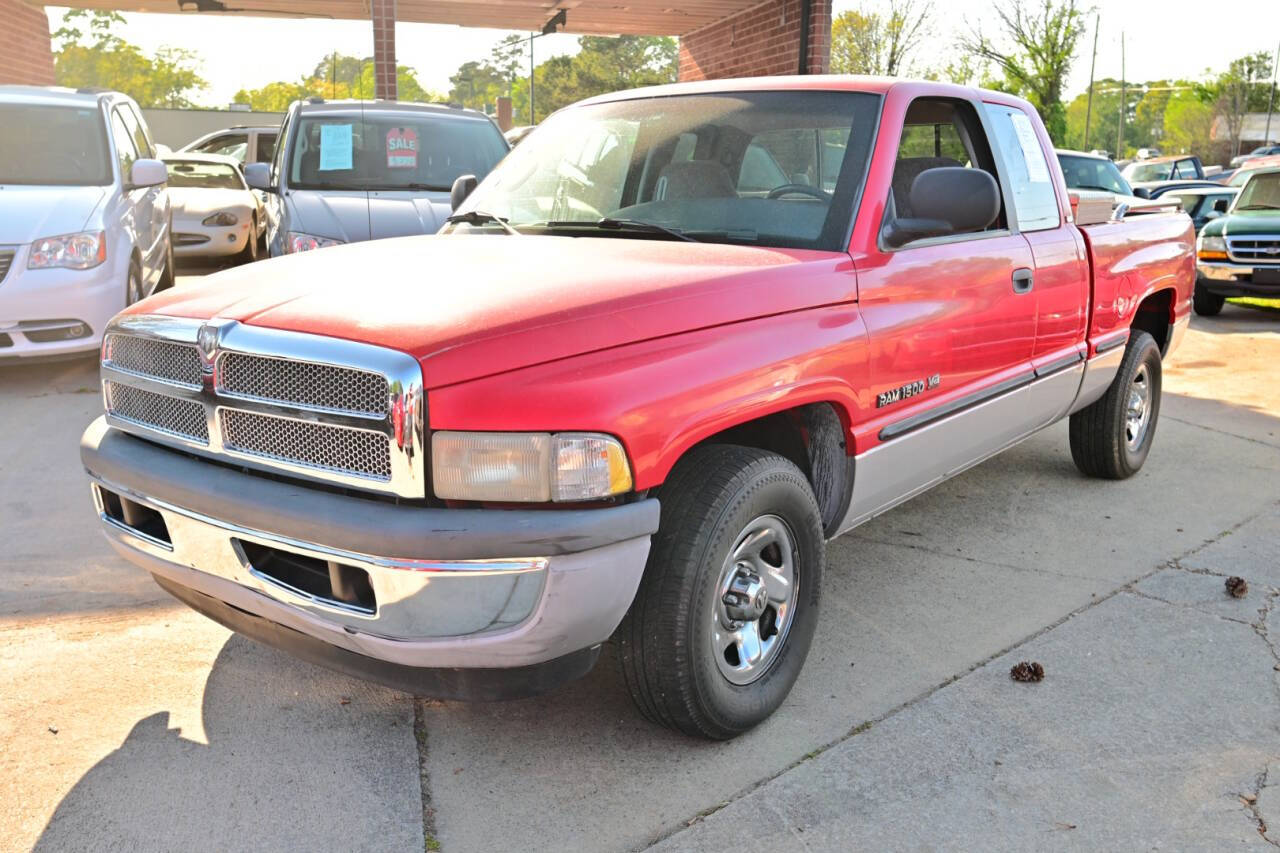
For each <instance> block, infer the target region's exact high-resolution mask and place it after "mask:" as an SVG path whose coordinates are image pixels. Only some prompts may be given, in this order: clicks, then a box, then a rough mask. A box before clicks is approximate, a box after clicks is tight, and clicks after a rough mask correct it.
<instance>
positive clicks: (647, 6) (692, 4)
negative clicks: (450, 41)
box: [76, 0, 760, 36]
mask: <svg viewBox="0 0 1280 853" xmlns="http://www.w3.org/2000/svg"><path fill="white" fill-rule="evenodd" d="M76 5H77V6H80V7H83V8H89V9H111V10H115V11H119V12H160V13H168V14H173V13H176V12H179V11H181V12H182V13H183V14H187V15H215V14H216V15H254V16H262V17H290V18H295V17H296V18H345V19H351V20H369V19H370V17H371V11H370V8H369V0H306V2H303V0H181V2H179V0H79V2H77V4H76ZM758 5H760V0H680V2H679V3H676V2H674V0H397V2H396V20H397V21H410V22H415V23H424V24H456V25H458V26H463V27H491V28H494V29H504V30H526V31H538V30H541V29H542V28H543V26H544V25H546V23H547V22H548V21H550V20H551V18H552V17H554V16H555V15H556V13H558V12H560V11H561V10H564V12H565V14H566V16H567V21H566V24H565V26H564V27H562V28H560V30H559V31H560V32H566V33H578V34H585V35H672V36H678V35H684V34H686V33H690V32H692V31H694V30H696V29H698V28H699V27H703V26H706V25H707V24H713V23H715V22H717V21H721V20H724V19H725V18H727V17H729V16H731V15H734V14H736V13H738V12H741V11H743V10H744V9H749V8H751V7H752V6H758ZM180 7H181V8H180Z"/></svg>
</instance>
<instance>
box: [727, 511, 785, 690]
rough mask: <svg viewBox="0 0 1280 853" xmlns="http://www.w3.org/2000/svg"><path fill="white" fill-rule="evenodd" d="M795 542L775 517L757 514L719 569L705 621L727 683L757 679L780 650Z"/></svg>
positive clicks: (748, 681)
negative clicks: (708, 617)
mask: <svg viewBox="0 0 1280 853" xmlns="http://www.w3.org/2000/svg"><path fill="white" fill-rule="evenodd" d="M794 543H795V537H794V536H793V535H792V533H791V528H790V527H788V526H787V523H786V522H785V521H783V520H782V519H781V518H779V517H778V516H776V515H762V516H760V517H759V518H756V519H755V520H753V521H751V522H750V523H749V524H747V526H746V527H745V528H744V529H743V531H742V533H740V534H739V535H738V538H737V540H736V542H735V543H734V546H733V549H732V550H731V551H730V552H729V557H728V558H727V559H726V560H725V562H724V567H723V568H721V570H720V579H719V581H718V583H717V584H716V597H715V600H714V602H713V606H712V613H711V618H710V631H711V650H712V654H713V655H714V656H715V659H716V665H717V666H718V667H719V668H720V674H721V675H723V676H724V677H725V678H726V679H728V680H729V682H730V683H732V684H737V685H745V684H750V683H751V682H753V681H755V680H756V679H758V678H760V677H761V676H762V675H764V674H765V672H766V671H767V670H768V669H769V666H770V665H771V664H772V663H773V662H774V660H775V659H776V658H777V657H778V653H779V652H781V651H782V645H783V643H784V642H786V639H787V631H788V629H790V627H791V622H792V616H793V615H794V609H793V606H792V603H793V602H794V601H795V600H796V594H797V591H798V590H797V587H798V586H799V577H798V575H797V573H796V566H795V559H796V557H795V553H796V549H795V544H794Z"/></svg>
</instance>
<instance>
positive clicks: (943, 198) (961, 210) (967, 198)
mask: <svg viewBox="0 0 1280 853" xmlns="http://www.w3.org/2000/svg"><path fill="white" fill-rule="evenodd" d="M909 198H910V203H911V213H912V214H913V215H912V217H910V218H907V219H895V220H894V221H892V222H890V223H889V224H888V225H887V226H886V228H885V234H884V240H885V243H886V244H887V245H889V246H891V247H895V248H896V247H898V246H904V245H906V244H907V243H910V242H911V241H912V240H920V239H923V238H925V237H941V236H946V235H950V234H966V233H970V232H973V231H982V230H983V229H985V228H987V227H988V226H990V225H991V223H993V222H995V221H996V217H998V216H999V215H1000V188H999V187H998V186H996V179H995V178H993V177H991V175H990V174H989V173H987V172H984V171H982V170H981V169H966V168H963V167H958V166H943V167H941V168H938V169H926V170H924V171H923V172H921V173H920V174H919V175H917V176H916V179H915V181H913V182H912V184H911V193H910V196H909Z"/></svg>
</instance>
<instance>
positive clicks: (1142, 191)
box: [1133, 187, 1151, 198]
mask: <svg viewBox="0 0 1280 853" xmlns="http://www.w3.org/2000/svg"><path fill="white" fill-rule="evenodd" d="M1133 194H1134V195H1136V196H1137V197H1138V198H1151V190H1149V189H1147V188H1146V187H1134V188H1133Z"/></svg>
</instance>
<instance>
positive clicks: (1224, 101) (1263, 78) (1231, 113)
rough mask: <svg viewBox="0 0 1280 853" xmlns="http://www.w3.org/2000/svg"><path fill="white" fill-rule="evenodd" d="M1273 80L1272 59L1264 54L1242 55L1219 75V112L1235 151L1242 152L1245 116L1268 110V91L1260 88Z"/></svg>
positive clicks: (1215, 87)
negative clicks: (1241, 142) (1241, 136)
mask: <svg viewBox="0 0 1280 853" xmlns="http://www.w3.org/2000/svg"><path fill="white" fill-rule="evenodd" d="M1270 79H1271V57H1270V55H1268V54H1267V53H1266V52H1265V51H1260V52H1258V53H1253V54H1249V55H1248V56H1242V57H1240V58H1239V59H1236V60H1234V61H1233V62H1232V63H1231V65H1230V66H1228V68H1227V70H1226V72H1225V73H1223V74H1220V75H1218V79H1217V80H1216V81H1214V83H1213V85H1212V88H1213V90H1214V91H1215V92H1216V93H1217V98H1216V101H1217V110H1218V114H1219V115H1221V116H1222V118H1223V120H1224V121H1225V122H1226V127H1227V133H1228V135H1229V136H1230V138H1231V142H1232V150H1233V152H1234V153H1236V154H1239V153H1240V147H1241V145H1240V132H1241V130H1243V128H1244V116H1245V113H1249V112H1260V111H1262V110H1265V109H1266V108H1267V96H1268V92H1269V90H1268V89H1267V87H1266V86H1263V85H1259V84H1261V83H1266V82H1268V81H1269V80H1270Z"/></svg>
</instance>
